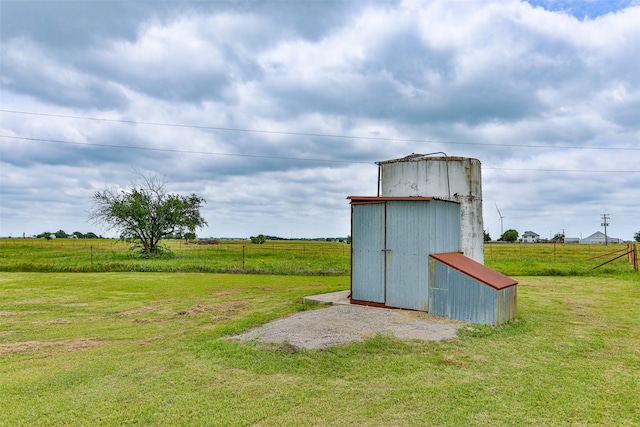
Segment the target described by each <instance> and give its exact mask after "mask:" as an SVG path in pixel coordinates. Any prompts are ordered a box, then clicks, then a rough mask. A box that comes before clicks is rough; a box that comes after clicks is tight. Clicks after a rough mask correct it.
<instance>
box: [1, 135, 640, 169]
mask: <svg viewBox="0 0 640 427" xmlns="http://www.w3.org/2000/svg"><path fill="white" fill-rule="evenodd" d="M0 138H11V139H20V140H23V141H37V142H53V143H57V144H70V145H80V146H88V147H106V148H119V149H125V150H142V151H158V152H169V153H181V154H200V155H210V156H231V157H248V158H259V159H273V160H290V161H302V162H324V163H351V164H369V165H370V164H376V163H375V162H373V161H368V162H365V161H357V160H340V159H318V158H304V157H285V156H266V155H258V154H238V153H216V152H212V151H196V150H178V149H175V148H154V147H136V146H131V145H117V144H100V143H91V142H77V141H64V140H58V139H46V138H30V137H25V136H15V135H0ZM483 169H488V170H502V171H529V172H579V173H640V170H589V169H533V168H498V167H486V166H483Z"/></svg>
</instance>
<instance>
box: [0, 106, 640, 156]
mask: <svg viewBox="0 0 640 427" xmlns="http://www.w3.org/2000/svg"><path fill="white" fill-rule="evenodd" d="M0 112H2V113H12V114H26V115H32V116H44V117H57V118H65V119H75V120H89V121H98V122H110V123H124V124H133V125H144V126H165V127H174V128H187V129H200V130H216V131H226V132H246V133H261V134H270V135H289V136H310V137H316V138H335V139H352V140H369V141H387V142H416V143H438V144H456V145H470V146H479V147H512V148H514V147H515V148H545V149H562V150H566V149H572V150H608V151H611V150H627V151H640V147H583V146H579V145H562V146H560V145H534V144H498V143H495V144H492V143H487V142H462V141H448V140H439V139H412V138H388V137H380V136H362V135H338V134H326V133H313V132H289V131H276V130H265V129H248V128H231V127H222V126H205V125H187V124H178V123H162V122H144V121H138V120H124V119H107V118H100V117H83V116H72V115H65V114H52V113H37V112H32V111H17V110H5V109H0Z"/></svg>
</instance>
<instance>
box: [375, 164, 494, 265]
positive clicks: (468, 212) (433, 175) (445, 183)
mask: <svg viewBox="0 0 640 427" xmlns="http://www.w3.org/2000/svg"><path fill="white" fill-rule="evenodd" d="M434 154H442V156H438V157H433V155H432V154H427V155H424V154H412V155H410V156H407V157H403V158H401V159H395V160H387V161H382V162H377V164H378V168H379V169H378V196H381V197H412V196H413V197H416V196H420V197H433V198H437V199H440V200H450V201H456V202H458V203H460V236H461V237H460V238H461V240H460V250H461V251H462V252H463V253H464V254H465V255H466V256H467V257H469V258H471V259H473V260H474V261H476V262H478V263H480V264H484V226H483V221H482V176H481V170H480V161H479V160H477V159H471V158H466V157H448V156H446V155H445V154H444V153H434Z"/></svg>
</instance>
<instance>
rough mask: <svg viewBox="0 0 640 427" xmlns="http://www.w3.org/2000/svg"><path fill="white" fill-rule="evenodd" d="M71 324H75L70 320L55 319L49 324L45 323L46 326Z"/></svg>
mask: <svg viewBox="0 0 640 427" xmlns="http://www.w3.org/2000/svg"><path fill="white" fill-rule="evenodd" d="M69 323H73V322H72V321H71V320H68V319H53V320H49V321H48V322H45V325H66V324H69Z"/></svg>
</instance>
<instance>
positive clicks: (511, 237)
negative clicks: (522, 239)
mask: <svg viewBox="0 0 640 427" xmlns="http://www.w3.org/2000/svg"><path fill="white" fill-rule="evenodd" d="M501 239H502V241H503V242H515V241H516V240H518V232H517V231H516V230H507V231H505V232H504V233H502V237H501Z"/></svg>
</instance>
